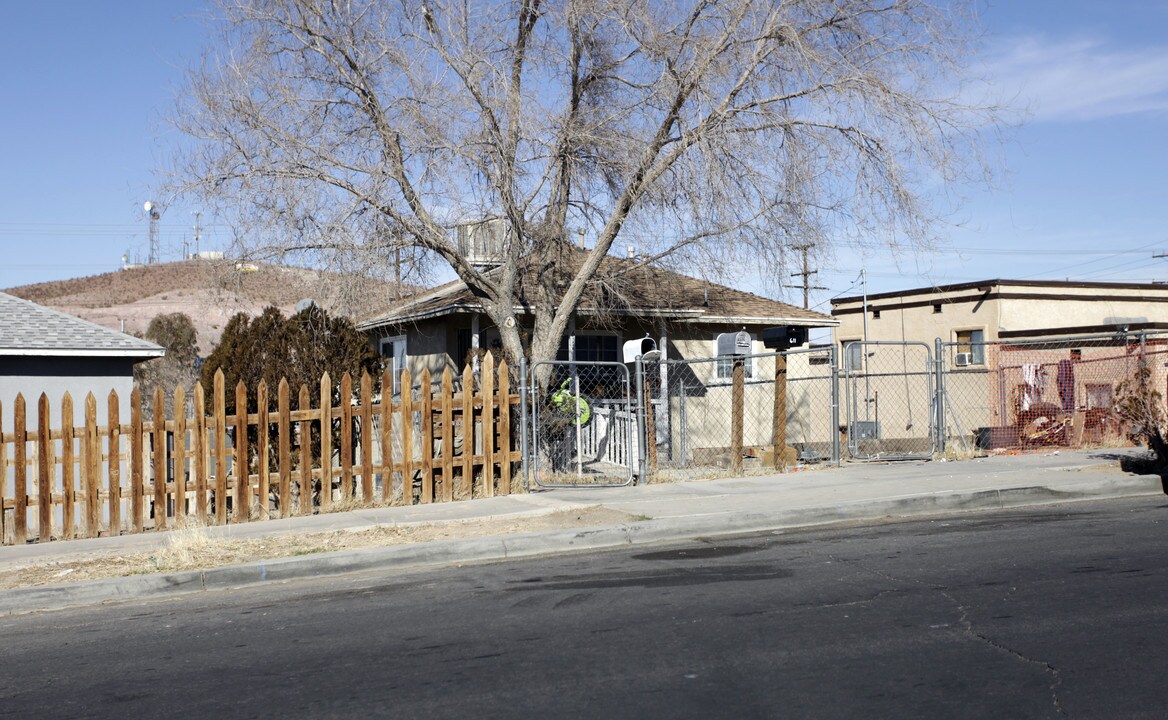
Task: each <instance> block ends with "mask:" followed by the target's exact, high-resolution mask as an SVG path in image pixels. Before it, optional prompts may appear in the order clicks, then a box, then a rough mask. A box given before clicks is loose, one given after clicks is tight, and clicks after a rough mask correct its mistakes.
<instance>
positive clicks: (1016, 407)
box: [525, 333, 1168, 487]
mask: <svg viewBox="0 0 1168 720" xmlns="http://www.w3.org/2000/svg"><path fill="white" fill-rule="evenodd" d="M630 368H631V370H630ZM1141 368H1146V369H1147V373H1148V378H1147V383H1148V387H1149V388H1150V390H1149V392H1151V393H1156V394H1158V395H1159V396H1160V399H1159V400H1158V402H1159V403H1160V404H1161V405H1162V404H1163V397H1165V396H1168V333H1116V334H1112V335H1098V336H1080V337H1061V338H1048V339H1041V340H1026V341H998V342H987V343H969V342H964V343H963V342H943V341H940V340H937V341H936V342H935V343H933V344H932V345H931V346H930V345H929V344H925V343H917V342H867V343H865V342H854V343H848V344H846V345H844V346H843V348H842V349H841V352H840V353H839V354H838V355H837V353H836V352H835V348H833V347H819V348H806V349H797V350H790V351H787V352H783V353H761V354H753V355H741V356H727V357H718V358H702V359H695V360H672V359H665V360H662V359H661V357H660V355H658V354H657V353H655V352H654V353H649V354H648V355H646V356H644V357H642V358H640V359H639V360H638V362H637V363H635V364H632V365H623V364H620V363H588V362H580V363H565V362H554V363H538V364H537V365H536V366H533V368H532V373H531V377H532V385H531V391H530V392H529V399H530V406H529V407H530V413H529V416H530V417H529V418H528V422H529V425H530V427H531V431H530V435H529V439H530V442H528V452H527V453H525V455H526V457H527V458H528V462H529V472H530V473H531V474H530V475H529V477H531V476H534V478H535V483H536V484H537V485H540V486H544V487H555V486H564V485H580V484H626V483H630V482H633V480H634V479H635V478H642V479H648V478H655V477H665V478H671V479H672V478H679V479H684V478H690V477H709V476H711V475H735V474H739V475H741V474H751V473H765V472H774V471H775V470H776V469H779V468H790V467H792V466H798V465H799V464H803V463H812V462H819V461H824V462H835V463H838V462H839V461H840V460H841V454H845V455H847V456H848V457H849V458H851V459H854V460H861V461H868V460H898V459H917V458H919V459H927V458H932V457H935V456H937V454H938V453H940V452H942V451H945V452H950V453H953V452H962V453H967V454H982V453H984V452H990V451H1002V450H1013V449H1021V450H1026V449H1036V448H1042V447H1123V446H1129V445H1130V444H1131V441H1130V438H1129V435H1130V433H1131V431H1132V430H1133V428H1131V427H1129V426H1127V425H1125V423H1124V421H1123V420H1122V418H1121V416H1120V414H1119V413H1118V412H1117V405H1118V404H1119V403H1120V402H1121V401H1122V400H1123V395H1124V394H1125V393H1126V392H1128V390H1126V389H1125V388H1127V387H1130V385H1131V381H1132V380H1133V379H1134V378H1136V376H1137V374H1138V371H1139V370H1140V369H1141ZM642 448H644V452H642ZM841 451H842V452H841Z"/></svg>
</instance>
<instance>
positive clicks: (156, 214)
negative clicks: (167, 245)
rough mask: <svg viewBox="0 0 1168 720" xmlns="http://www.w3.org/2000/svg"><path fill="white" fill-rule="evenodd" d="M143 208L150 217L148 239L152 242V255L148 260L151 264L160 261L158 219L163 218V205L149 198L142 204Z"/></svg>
mask: <svg viewBox="0 0 1168 720" xmlns="http://www.w3.org/2000/svg"><path fill="white" fill-rule="evenodd" d="M142 209H143V210H145V211H146V216H147V217H148V218H150V226H149V230H148V232H147V235H146V237H147V239H148V240H149V242H150V256H149V258H148V259H147V260H146V262H147V263H148V264H150V265H153V264H154V263H156V262H158V259H159V258H158V256H159V254H160V253H159V251H158V221H159V220H161V219H162V206H161V205H159V204H158V203H156V202H154V201H153V200H147V201H146V202H145V203H143V204H142Z"/></svg>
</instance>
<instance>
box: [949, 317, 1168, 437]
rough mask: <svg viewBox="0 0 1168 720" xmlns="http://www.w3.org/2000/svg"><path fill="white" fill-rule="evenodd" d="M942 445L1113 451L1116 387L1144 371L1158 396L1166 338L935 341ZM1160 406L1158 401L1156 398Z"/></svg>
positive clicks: (1122, 430) (1167, 354)
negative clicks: (1144, 368) (941, 396)
mask: <svg viewBox="0 0 1168 720" xmlns="http://www.w3.org/2000/svg"><path fill="white" fill-rule="evenodd" d="M938 348H939V351H938V352H939V355H940V360H941V363H942V367H943V369H944V372H943V373H942V377H943V389H944V408H943V413H942V416H943V418H944V422H943V426H942V431H943V435H944V437H945V442H946V445H947V447H950V448H953V447H958V448H963V449H969V450H970V451H985V450H999V449H1006V448H1021V449H1025V448H1040V447H1044V446H1055V447H1093V446H1103V447H1117V446H1124V445H1128V444H1130V443H1129V441H1128V439H1127V434H1128V431H1129V430H1130V428H1127V427H1125V425H1124V423H1123V421H1122V420H1121V419H1120V417H1119V415H1118V413H1116V411H1115V408H1116V404H1117V402H1118V401H1119V399H1120V397H1119V396H1120V393H1121V392H1122V387H1121V386H1122V385H1123V384H1124V382H1125V381H1129V380H1131V379H1133V378H1134V377H1135V373H1136V371H1137V369H1139V368H1140V367H1141V366H1143V365H1146V366H1147V367H1148V369H1149V371H1150V373H1151V375H1150V377H1149V383H1150V386H1151V388H1152V389H1153V390H1156V391H1158V392H1159V393H1160V394H1161V397H1163V396H1164V394H1165V389H1166V381H1168V377H1166V373H1165V362H1166V361H1168V335H1166V334H1162V333H1161V334H1140V333H1122V332H1121V333H1116V334H1112V335H1095V336H1083V337H1077V338H1051V339H1044V340H1027V341H999V342H987V343H974V344H971V343H954V342H948V343H947V342H940V343H938ZM1161 402H1162V400H1161Z"/></svg>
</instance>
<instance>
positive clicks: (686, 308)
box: [358, 253, 839, 329]
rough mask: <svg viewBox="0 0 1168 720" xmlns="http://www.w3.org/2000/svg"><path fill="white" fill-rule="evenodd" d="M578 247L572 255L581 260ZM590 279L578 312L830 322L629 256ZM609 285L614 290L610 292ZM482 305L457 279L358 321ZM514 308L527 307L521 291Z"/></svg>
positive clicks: (368, 324) (532, 276)
mask: <svg viewBox="0 0 1168 720" xmlns="http://www.w3.org/2000/svg"><path fill="white" fill-rule="evenodd" d="M583 256H584V253H578V254H577V255H576V258H577V259H578V261H579V260H582V259H583ZM522 276H524V280H525V281H526V282H531V283H534V282H539V279H538V273H531V272H528V273H523V274H522ZM596 280H598V281H601V282H593V283H590V285H589V287H588V289H586V290H585V292H584V295H583V297H582V298H581V301H580V305H579V311H580V312H581V313H582V314H590V313H602V312H609V313H615V314H619V315H624V316H658V317H665V318H666V319H669V320H672V321H675V322H733V323H739V322H742V323H747V324H772V325H803V326H808V327H830V326H835V325H838V324H839V323H838V321H836V320H835V319H834V318H832V317H830V316H828V315H824V314H822V313H818V312H815V311H814V310H807V309H804V308H800V307H796V306H794V305H790V304H787V303H784V302H779V301H777V300H770V299H768V298H764V297H761V296H759V295H755V294H753V293H749V292H745V291H743V290H736V289H734V288H730V287H726V286H725V285H719V284H717V283H711V282H707V281H705V280H699V279H698V278H693V277H690V276H688V275H682V274H681V273H677V272H673V271H671V270H666V269H663V268H659V267H654V266H651V265H645V264H641V263H638V262H636V261H633V260H625V259H622V258H617V257H613V256H611V255H610V256H608V257H606V258H604V260H603V261H602V262H601V266H600V270H599V271H598V273H597V276H596ZM614 289H615V292H614ZM481 308H482V303H481V301H480V300H479V299H478V298H476V297H475V296H474V294H473V293H471V292H470V290H469V289H468V288H467V287H466V284H465V283H463V282H462V281H455V282H451V283H447V284H446V285H442V286H440V287H437V288H434V289H433V290H431V291H430V292H429V293H426V294H423V295H421V296H419V297H414V298H411V299H408V300H406V301H404V302H402V303H399V304H397V305H394V306H392V307H390V308H389V309H388V310H386V311H385V312H383V313H380V314H379V315H377V316H376V317H373V318H371V319H369V320H366V321H365V322H362V323H360V324H359V325H358V327H359V328H361V329H371V328H374V327H378V326H381V325H391V324H397V323H402V322H410V321H416V320H423V319H427V318H432V317H439V316H442V315H447V314H450V313H452V312H458V311H463V312H475V311H478V310H480V309H481ZM516 311H517V312H522V313H529V312H530V311H531V308H530V306H529V305H528V303H527V302H526V298H525V297H523V296H522V285H521V297H520V299H519V303H518V304H517V306H516Z"/></svg>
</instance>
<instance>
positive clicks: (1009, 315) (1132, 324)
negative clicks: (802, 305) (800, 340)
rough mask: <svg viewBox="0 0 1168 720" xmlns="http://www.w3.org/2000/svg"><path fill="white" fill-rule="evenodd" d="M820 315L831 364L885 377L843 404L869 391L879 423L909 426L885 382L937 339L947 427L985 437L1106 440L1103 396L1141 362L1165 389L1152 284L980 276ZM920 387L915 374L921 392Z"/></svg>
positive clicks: (1167, 317)
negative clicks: (831, 348)
mask: <svg viewBox="0 0 1168 720" xmlns="http://www.w3.org/2000/svg"><path fill="white" fill-rule="evenodd" d="M832 315H833V316H834V317H835V318H836V319H837V320H839V323H840V324H839V326H838V327H837V328H836V329H835V332H834V337H833V339H834V341H835V342H836V344H837V347H839V348H841V349H842V350H843V353H842V354H841V362H840V365H841V368H842V369H844V370H861V371H865V370H866V372H861V373H860V374H859V376H861V377H865V378H867V376H868V375H871V376H874V378H875V379H873V381H872V382H883V383H884V384H885V385H887V386H888V387H881V388H880V389H879V390H873V389H872V387H871V386H870V384H869V383H868V381H867V380H865V385H864V387H863V388H862V391H861V392H860V401H859V402H858V403H853V405H854V407H856V408H861V409H862V408H864V407H866V405H867V404H872V403H875V402H876V399H877V398H879V403H880V408H881V410H882V421H883V427H884V429H885V432H888V431H889V430H888V428H899V427H900V426H901V425H902V424H904V425H906V426H907V425H911V422H904V421H902V418H900V417H899V416H898V414H897V413H898V412H900V413H901V414H903V411H900V410H899V406H900V405H903V403H902V402H899V400H900V398H899V396H900V395H903V394H904V393H903V392H901V393H899V394H898V392H897V391H896V389H895V383H896V380H897V379H898V378H901V377H903V376H904V375H907V374H909V373H918V374H920V375H921V377H922V378H923V377H924V375H925V373H924V372H923V371H924V368H925V365H926V362H927V360H926V358H927V357H928V353H927V352H925V350H924V349H923V348H925V347H927V348H928V350H929V351H932V350H933V348H934V346H935V341H936V340H937V339H940V340H941V341H942V343H943V344H944V346H943V350H942V357H941V358H940V359H941V360H942V362H943V366H944V368H945V369H946V373H945V380H944V382H945V395H946V398H947V404H946V407H945V408H944V409H943V410H944V413H945V417H946V428H945V432H946V433H947V435H949V436H950V437H954V436H961V437H971V436H972V437H975V438H977V439H978V441H979V443H983V444H984V443H990V444H993V445H997V444H1004V445H1014V444H1023V445H1025V444H1040V443H1047V442H1049V443H1050V444H1078V443H1080V442H1108V440H1107V438H1108V437H1111V438H1113V439H1116V438H1119V437H1121V436H1122V428H1120V427H1119V426H1118V424H1117V423H1118V421H1117V419H1116V417H1115V415H1114V413H1112V407H1113V403H1114V402H1115V400H1116V398H1117V396H1118V395H1119V394H1120V393H1122V392H1123V388H1122V384H1123V382H1124V380H1125V379H1127V378H1130V377H1132V376H1133V373H1134V372H1135V370H1136V369H1137V368H1138V367H1139V366H1140V364H1141V363H1143V364H1146V365H1147V366H1148V367H1150V368H1151V369H1152V372H1153V377H1152V383H1153V387H1154V388H1156V389H1158V390H1159V391H1160V392H1162V393H1164V392H1166V391H1168V379H1166V378H1165V377H1164V365H1165V363H1164V360H1165V359H1168V340H1166V337H1168V336H1165V335H1164V331H1166V330H1168V286H1164V285H1150V284H1127V283H1088V282H1054V281H1024V280H983V281H979V282H970V283H961V284H956V285H943V286H937V287H928V288H914V289H910V290H903V291H898V292H886V293H876V294H872V295H868V296H867V297H866V298H865V297H863V296H853V297H845V298H839V299H836V300H833V301H832ZM865 339H866V340H867V341H868V342H869V343H877V344H878V343H885V342H892V343H921V344H922V348H921V349H920V351H919V352H916V350H917V349H916V348H912V346H909V348H910V349H908V351H907V352H906V349H905V348H904V347H903V346H902V347H896V346H894V347H891V348H885V347H880V346H879V345H875V346H872V345H869V347H868V352H867V354H866V355H865V354H864V353H863V347H862V345H860V344H858V342H857V341H861V340H865ZM1161 355H1163V356H1164V357H1159V356H1161ZM905 357H908V358H910V360H909V361H908V363H907V364H905V365H904V366H903V367H902V366H901V365H902V364H903V362H904V361H903V358H905ZM865 358H866V367H865ZM927 385H928V383H926V382H925V381H924V380H923V379H922V381H921V383H920V386H921V388H922V391H923V389H924V388H925V387H926V386H927ZM877 392H879V393H880V394H879V395H877ZM917 394H918V395H920V394H921V391H918V393H917ZM991 435H992V436H993V437H990V436H991ZM987 438H988V439H987Z"/></svg>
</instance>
